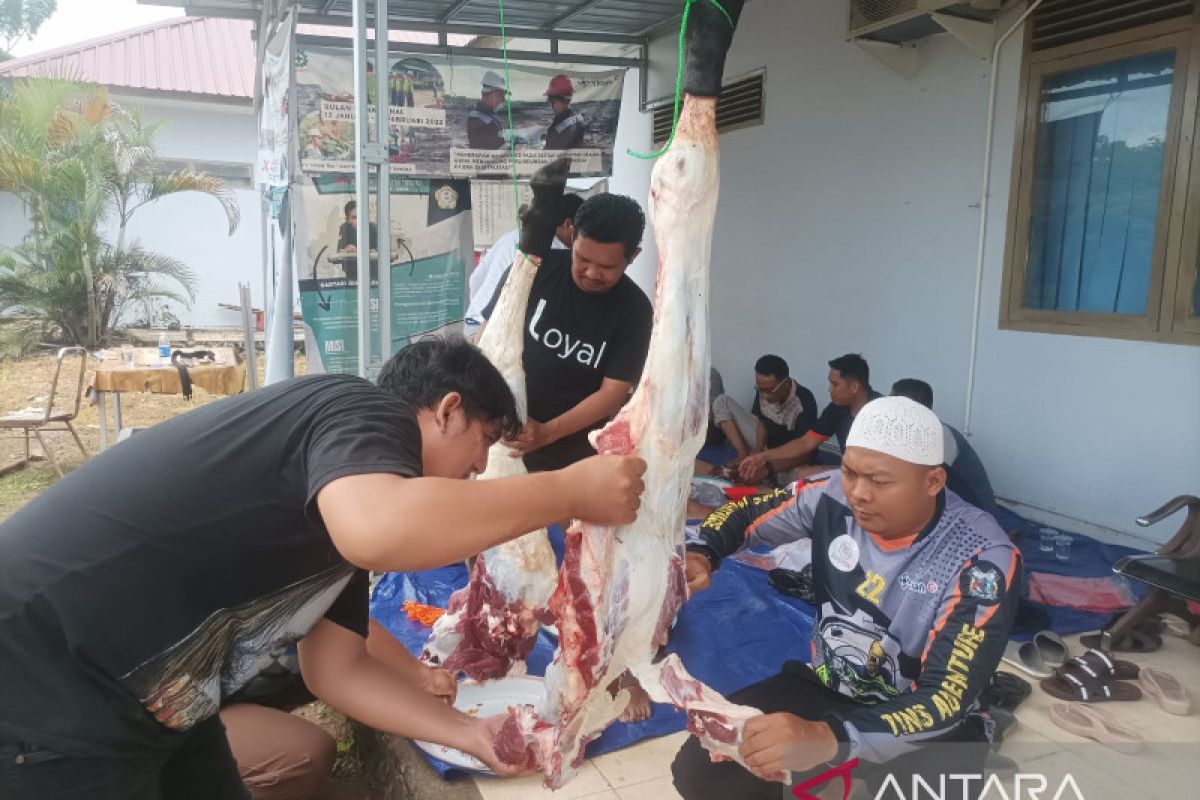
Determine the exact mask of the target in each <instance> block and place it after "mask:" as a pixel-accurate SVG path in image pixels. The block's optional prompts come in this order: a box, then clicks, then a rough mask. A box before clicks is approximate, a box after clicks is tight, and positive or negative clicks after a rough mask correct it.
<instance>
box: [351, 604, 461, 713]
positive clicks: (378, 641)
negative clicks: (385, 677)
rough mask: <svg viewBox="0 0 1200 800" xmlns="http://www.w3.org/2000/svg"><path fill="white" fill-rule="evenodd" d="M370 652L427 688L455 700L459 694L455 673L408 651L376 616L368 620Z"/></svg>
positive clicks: (377, 658)
mask: <svg viewBox="0 0 1200 800" xmlns="http://www.w3.org/2000/svg"><path fill="white" fill-rule="evenodd" d="M367 653H368V654H370V656H371V658H374V659H375V660H376V661H378V662H380V663H381V664H383V665H385V666H386V667H388V668H389V669H390V670H392V671H393V672H395V673H396V674H397V675H399V676H400V677H401V678H404V679H405V680H407V681H408V682H410V683H413V684H415V685H416V686H418V687H419V688H421V689H422V690H423V691H425V692H428V693H429V694H432V695H434V696H436V697H441V698H444V699H445V700H446V701H448V702H451V703H453V702H454V697H455V695H456V694H457V693H458V682H457V681H456V680H455V679H454V675H453V674H451V673H450V672H448V671H446V670H444V669H438V668H436V667H431V666H429V665H427V664H423V663H421V661H420V659H418V658H417V657H416V656H414V655H413V654H412V653H410V652H408V648H406V647H405V646H404V645H402V644H400V642H398V641H396V637H395V636H392V634H391V632H390V631H388V629H387V628H385V627H383V626H382V625H380V624H379V623H378V622H376V621H375V620H373V619H372V620H370V621H369V622H368V623H367Z"/></svg>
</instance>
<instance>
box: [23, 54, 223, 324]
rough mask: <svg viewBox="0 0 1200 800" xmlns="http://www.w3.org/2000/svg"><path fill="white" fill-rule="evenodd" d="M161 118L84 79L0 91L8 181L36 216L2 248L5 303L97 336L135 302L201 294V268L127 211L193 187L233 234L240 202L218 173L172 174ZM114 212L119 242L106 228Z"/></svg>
mask: <svg viewBox="0 0 1200 800" xmlns="http://www.w3.org/2000/svg"><path fill="white" fill-rule="evenodd" d="M157 129H158V126H156V125H146V124H144V123H143V122H142V120H141V117H140V115H139V114H138V113H137V112H130V111H128V110H126V109H124V108H122V107H121V106H119V105H117V104H115V103H112V102H110V101H109V100H108V97H107V94H106V92H105V91H104V89H103V88H101V87H96V86H92V85H90V84H86V83H82V82H80V81H72V80H59V79H47V78H27V79H23V80H20V81H17V82H16V84H15V85H14V87H13V89H12V91H11V92H9V93H8V94H7V95H6V96H3V97H0V189H3V190H7V191H10V192H12V193H14V194H16V195H17V196H18V197H20V198H21V199H22V200H23V201H24V202H25V204H26V206H27V208H28V209H29V216H30V221H31V230H30V234H29V236H28V237H27V239H26V241H25V242H24V243H22V244H21V245H20V246H18V247H16V248H11V249H8V250H5V251H0V310H3V309H5V308H9V309H21V310H23V311H26V312H29V313H34V314H37V315H39V316H41V317H43V318H44V319H47V320H49V321H51V322H52V323H54V324H55V325H56V326H57V327H58V328H59V329H60V330H61V331H62V334H63V336H64V338H66V339H68V340H70V341H73V342H76V343H80V344H84V345H85V346H88V347H96V346H98V345H100V344H102V343H103V342H104V341H105V340H106V339H107V337H108V334H109V332H110V330H111V328H112V326H114V325H115V324H116V323H117V322H119V321H120V319H121V315H122V313H123V312H124V311H125V310H126V309H127V308H128V307H129V306H130V305H131V304H134V303H139V302H142V301H145V300H147V299H150V298H155V297H160V298H169V299H172V300H176V301H179V302H181V303H184V304H188V303H189V302H190V300H192V299H194V297H195V293H194V288H195V282H196V281H195V276H194V274H193V273H192V271H191V270H190V269H189V268H188V267H187V266H186V265H185V264H183V263H182V262H181V261H179V260H177V259H173V258H170V257H168V256H164V255H161V254H156V253H151V252H149V251H147V250H145V249H144V248H143V247H142V246H141V245H140V244H138V243H137V242H136V241H135V242H129V241H128V226H129V222H130V220H131V218H132V217H133V215H134V213H135V212H136V211H137V210H138V209H140V208H141V207H143V206H145V205H146V204H148V203H153V202H157V201H158V200H161V199H163V198H164V197H167V196H169V195H171V194H175V193H178V192H190V191H195V192H202V193H204V194H208V195H210V196H212V197H214V198H215V199H216V200H217V201H218V203H219V204H220V206H221V208H222V210H223V211H224V212H225V217H226V220H227V222H228V226H229V233H230V234H232V233H233V231H234V230H235V229H236V228H237V225H238V222H239V218H240V217H239V213H238V207H237V203H236V201H235V200H234V198H233V195H232V192H231V191H230V190H229V188H228V187H227V186H226V185H225V183H224V182H223V181H221V180H220V179H218V178H215V177H213V176H211V175H208V174H205V173H201V172H194V171H186V170H185V171H178V172H173V173H170V174H165V175H164V174H163V173H162V171H161V169H160V168H159V164H158V160H157V157H156V156H155V150H154V137H155V134H156V133H157ZM113 222H115V223H116V231H117V233H116V241H115V242H110V241H108V240H107V239H106V238H105V237H104V235H103V228H104V226H105V224H110V223H113Z"/></svg>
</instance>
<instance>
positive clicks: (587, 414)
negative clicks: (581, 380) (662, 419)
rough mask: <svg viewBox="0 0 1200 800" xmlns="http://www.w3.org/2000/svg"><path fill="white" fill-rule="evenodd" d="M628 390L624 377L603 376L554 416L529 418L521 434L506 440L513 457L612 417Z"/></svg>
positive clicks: (630, 387)
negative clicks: (593, 387) (593, 388)
mask: <svg viewBox="0 0 1200 800" xmlns="http://www.w3.org/2000/svg"><path fill="white" fill-rule="evenodd" d="M632 390H633V384H632V383H629V382H628V381H618V380H615V379H613V378H605V379H604V382H603V383H601V384H600V388H599V389H597V390H596V391H594V392H592V393H591V394H589V395H588V396H587V397H585V398H583V399H582V400H580V401H579V402H578V403H576V404H575V405H574V406H573V407H572V408H570V409H568V410H567V411H565V412H564V413H562V414H560V415H558V416H557V417H555V418H554V419H552V420H550V421H548V422H538V421H536V420H533V419H531V420H529V421H528V422H527V423H526V424H525V430H523V431H522V432H521V435H520V436H518V437H517V438H516V439H513V440H511V441H508V442H506V444H508V445H509V446H510V447H511V448H512V449H513V451H514V452H513V456H515V457H519V456H522V455H525V454H526V453H530V452H532V451H534V450H539V449H541V448H543V447H545V446H546V445H548V444H552V443H553V442H557V441H558V440H559V439H562V438H564V437H567V436H570V435H571V434H573V433H578V432H579V431H582V430H584V429H586V428H588V427H590V426H591V425H594V424H595V423H597V422H601V421H603V420H607V419H610V418H612V417H613V416H615V415H616V413H617V412H618V411H620V410H621V407H622V406H624V405H625V403H626V402H627V401H628V400H629V393H630V392H631V391H632Z"/></svg>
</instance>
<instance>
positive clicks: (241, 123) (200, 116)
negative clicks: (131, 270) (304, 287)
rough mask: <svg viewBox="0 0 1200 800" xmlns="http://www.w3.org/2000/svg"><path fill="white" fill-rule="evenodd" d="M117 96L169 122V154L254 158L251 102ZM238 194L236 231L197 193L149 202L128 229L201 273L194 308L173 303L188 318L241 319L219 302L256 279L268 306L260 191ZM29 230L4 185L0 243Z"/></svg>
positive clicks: (162, 144)
mask: <svg viewBox="0 0 1200 800" xmlns="http://www.w3.org/2000/svg"><path fill="white" fill-rule="evenodd" d="M113 99H114V100H115V101H116V102H119V103H121V104H122V105H124V106H126V107H129V108H134V107H140V108H141V109H142V119H143V120H144V121H145V122H146V123H157V122H161V123H162V127H161V128H159V132H158V137H157V148H158V154H159V155H160V156H161V157H163V158H177V159H203V160H207V161H225V162H241V163H246V164H253V163H254V158H255V146H256V142H257V136H258V134H257V126H256V123H255V118H254V113H253V110H252V109H250V108H249V107H245V108H242V107H235V106H228V105H216V104H212V103H203V104H202V103H195V102H187V101H181V100H164V99H159V98H155V99H147V98H144V97H133V96H120V95H117V94H114V95H113ZM235 196H236V198H237V201H238V205H239V206H240V208H241V215H242V218H241V224H240V225H239V226H238V229H237V231H235V232H234V234H233V235H232V236H230V235H228V230H229V229H228V225H227V223H226V221H225V213H224V211H223V210H222V209H221V207H220V206H219V205H218V204H217V202H216V201H215V200H213V199H212V198H210V197H207V196H205V195H200V194H193V193H186V194H179V195H174V196H171V197H167V198H164V199H162V200H159V201H157V202H156V203H152V204H150V205H147V206H144V207H143V208H142V209H141V210H139V211H138V212H137V213H136V214H135V215H134V217H133V220H132V222H131V224H130V227H129V230H128V235H129V236H131V237H132V238H134V239H137V240H140V241H141V243H142V245H143V246H144V247H146V248H147V249H149V250H151V251H153V252H157V253H162V254H164V255H169V256H173V257H175V258H178V259H180V260H181V261H183V262H184V263H185V264H187V265H188V266H189V267H191V268H192V270H193V272H195V273H196V278H197V280H196V284H197V285H196V289H197V291H196V299H195V302H193V303H192V306H191V308H190V309H189V308H184V307H182V306H173V307H172V308H173V311H174V313H175V314H176V316H178V317H179V319H180V321H181V322H182V323H183V324H184V325H191V326H195V327H216V326H238V325H240V324H241V318H240V316H239V315H238V314H237V313H235V312H232V311H226V310H224V309H221V308H219V307H218V306H217V303H234V304H236V303H237V302H238V291H237V284H238V282H239V281H242V282H248V283H249V284H250V290H251V292H252V294H253V297H254V302H255V304H256V305H258V306H260V307H261V304H262V297H261V294H262V260H261V256H260V253H261V245H260V239H259V235H260V233H259V232H260V230H261V227H262V226H261V222H260V214H259V200H258V194H257V192H255V191H254V190H253V189H244V190H237V191H236V192H235ZM27 230H28V220H27V219H26V215H25V209H24V207H23V206H22V204H21V203H20V202H19V201H18V200H17V199H16V198H15V197H13V196H12V195H10V194H7V193H0V246H12V245H15V244H17V243H18V242H19V241H21V239H22V238H23V237H24V236H25V235H26V233H27ZM114 235H115V234H114ZM135 313H136V312H135Z"/></svg>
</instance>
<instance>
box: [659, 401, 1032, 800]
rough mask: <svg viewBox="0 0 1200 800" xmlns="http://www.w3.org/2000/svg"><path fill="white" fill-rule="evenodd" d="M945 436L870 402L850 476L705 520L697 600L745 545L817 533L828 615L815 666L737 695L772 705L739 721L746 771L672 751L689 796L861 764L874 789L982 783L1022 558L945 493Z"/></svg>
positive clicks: (694, 577) (914, 408)
mask: <svg viewBox="0 0 1200 800" xmlns="http://www.w3.org/2000/svg"><path fill="white" fill-rule="evenodd" d="M941 430H942V426H941V422H940V421H939V420H938V418H937V416H936V415H935V414H934V413H933V412H932V411H930V410H929V409H928V408H925V407H924V406H922V405H920V404H919V403H915V402H913V401H911V400H909V399H908V398H904V397H884V398H880V399H878V400H873V401H871V402H870V403H868V404H867V405H866V406H864V407H863V409H862V411H861V412H859V414H858V416H857V417H855V419H854V424H853V426H852V427H851V429H850V433H849V436H848V437H847V441H846V445H847V446H846V451H845V454H844V455H843V458H842V466H841V470H840V471H838V472H831V473H826V474H824V475H817V476H814V477H813V478H810V479H809V480H806V481H801V482H799V483H797V484H795V485H793V486H792V487H791V488H790V489H781V490H778V491H776V492H773V493H771V494H767V495H761V496H758V497H751V498H747V499H745V500H741V501H738V502H736V503H730V504H728V505H726V506H724V507H722V508H720V509H718V510H717V511H715V512H714V513H713V514H712V515H711V516H709V517H708V519H707V520H705V522H704V524H703V526H702V528H701V540H702V541H701V543H696V544H691V545H689V546H688V554H687V579H688V587H689V589H690V591H691V592H697V591H701V590H703V589H705V588H707V587H708V585H709V580H710V578H711V575H712V572H713V571H714V570H715V569H717V568H718V567H719V566H720V563H721V559H723V558H725V557H727V556H729V555H732V554H733V553H734V552H735V551H737V550H739V549H740V548H742V547H743V546H749V545H754V544H760V543H762V544H768V545H772V546H777V545H781V544H784V543H786V542H791V541H795V540H796V539H800V538H803V537H807V538H809V539H811V540H812V543H813V548H812V555H813V562H812V563H813V588H814V592H815V594H816V600H815V604H816V606H817V610H818V614H817V621H816V625H815V627H814V630H813V641H812V649H813V657H812V665H811V666H810V665H808V664H803V663H801V662H799V661H789V662H787V663H785V664H784V665H783V668H782V671H781V672H780V673H779V674H778V675H776V676H774V677H772V678H768V679H767V680H765V681H763V682H761V683H757V684H754V685H753V686H750V687H747V688H745V689H743V690H741V691H740V692H735V693H734V694H732V695H730V696H729V700H730V701H731V702H734V703H741V704H744V705H748V706H754V707H755V708H758V709H761V710H762V711H763V712H764V714H763V715H762V716H759V717H754V718H752V719H749V720H748V721H747V722H746V723H745V729H744V732H743V744H742V746H741V748H740V755H741V756H742V758H743V759H744V760H745V762H746V765H747V767H748V768H749V771H747V770H746V769H743V768H742V767H741V766H740V765H738V764H735V763H729V762H726V763H712V762H711V761H710V759H709V757H708V754H707V753H705V752H704V750H703V749H702V748H701V747H700V745H699V743H698V742H697V740H696V739H689V740H688V742H687V743H686V744H685V745H684V747H683V749H682V750H681V751H680V752H679V755H678V756H676V758H675V763H674V765H673V766H672V771H673V773H674V776H675V787H676V788H677V789H678V790H679V792H680V794H682V795H683V796H684V797H685V798H687V800H707V798H713V800H716V798H729V797H737V798H743V799H748V798H772V800H774V798H778V797H779V796H780V787H779V785H778V783H777V782H778V781H782V780H783V779H784V773H785V772H790V773H791V774H792V779H793V781H794V782H795V783H797V784H803V782H804V780H805V779H806V778H810V777H817V776H820V777H824V776H821V773H823V772H825V771H826V770H828V769H830V768H831V767H834V766H836V765H843V764H846V763H847V762H850V761H851V760H852V759H858V760H859V762H858V764H857V766H856V768H855V769H854V772H853V774H854V777H856V778H861V779H863V780H864V781H865V782H866V784H867V786H868V787H869V789H870V791H871V795H872V796H874V793H875V792H876V790H878V788H879V787H880V786H881V785H882V783H883V781H884V780H886V779H887V776H888V775H889V774H890V775H892V776H894V778H895V779H896V780H897V781H898V784H899V785H900V786H902V787H908V786H910V785H912V777H911V776H912V775H913V774H920V775H922V776H923V777H926V779H927V780H931V779H930V778H929V776H938V775H943V774H948V773H954V774H976V775H977V774H980V772H981V769H982V766H983V761H984V758H985V757H986V755H987V749H988V741H987V736H988V731H989V730H990V729H991V726H990V725H988V724H986V722H987V720H986V717H985V715H984V712H983V709H982V708H981V705H980V695H981V693H982V692H983V690H984V689H985V688H987V686H988V684H989V683H990V681H991V677H992V675H993V673H994V672H995V670H996V667H997V665H998V664H999V663H1000V658H1001V655H1002V654H1003V652H1004V645H1005V643H1006V642H1007V640H1008V633H1009V629H1010V628H1011V626H1012V622H1013V617H1014V614H1015V612H1016V607H1017V598H1018V596H1019V585H1020V572H1021V571H1020V556H1019V554H1018V552H1017V549H1016V547H1015V546H1013V545H1012V543H1011V542H1009V540H1008V538H1007V537H1006V536H1005V535H1004V533H1003V532H1002V531H1001V530H1000V528H999V526H997V524H996V521H995V520H994V519H993V518H992V517H991V516H990V515H989V514H987V513H985V512H983V511H981V510H979V509H978V508H975V507H974V506H971V505H968V504H967V503H966V502H964V501H963V500H962V499H961V498H960V497H958V495H956V494H954V493H953V492H951V491H949V490H947V489H946V488H945V484H946V471H945V469H944V467H943V466H942V462H943V453H942V434H941ZM944 742H955V743H958V744H957V746H956V747H951V748H945V747H942V748H939V746H938V744H937V743H944ZM947 753H953V755H952V756H948V755H947ZM818 779H819V778H818ZM836 780H837V778H836V777H835V781H836ZM931 785H937V782H936V780H932V782H931ZM813 791H815V789H813ZM797 796H805V795H797Z"/></svg>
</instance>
